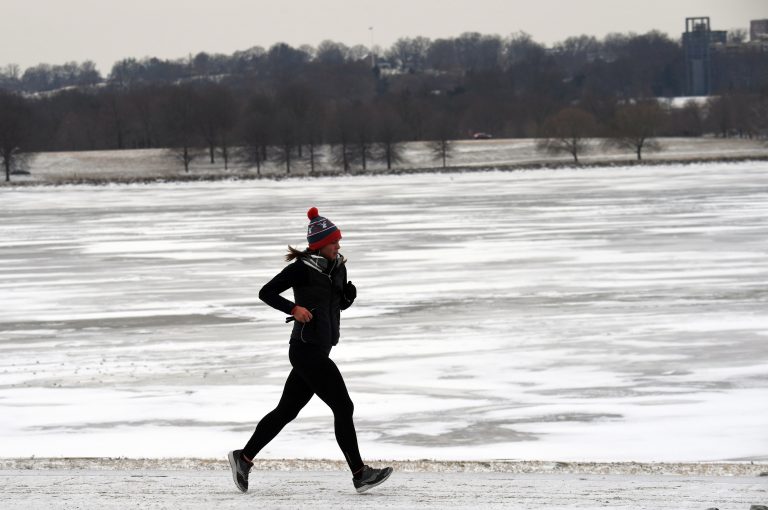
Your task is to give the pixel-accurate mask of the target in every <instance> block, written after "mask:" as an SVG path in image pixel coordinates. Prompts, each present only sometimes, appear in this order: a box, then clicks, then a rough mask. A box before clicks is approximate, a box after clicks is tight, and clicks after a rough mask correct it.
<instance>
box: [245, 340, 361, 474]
mask: <svg viewBox="0 0 768 510" xmlns="http://www.w3.org/2000/svg"><path fill="white" fill-rule="evenodd" d="M288 358H289V359H290V361H291V365H292V366H293V369H292V370H291V373H290V374H289V375H288V380H287V381H285V388H283V395H282V396H281V397H280V402H279V403H278V404H277V407H276V408H275V409H273V410H272V411H270V412H269V413H268V414H267V415H266V416H264V418H262V419H261V421H260V422H259V424H258V425H257V426H256V430H255V431H254V433H253V435H252V436H251V439H250V440H249V441H248V443H247V444H246V445H245V448H244V449H243V454H244V455H245V456H246V457H248V458H249V459H253V458H254V457H255V456H256V455H257V454H258V453H259V452H260V451H261V449H262V448H264V447H265V446H266V445H267V444H268V443H269V442H270V441H272V439H274V438H275V436H277V434H278V433H279V432H280V431H281V430H283V427H285V426H286V425H287V424H288V423H290V422H291V421H292V420H293V419H294V418H296V416H298V414H299V411H301V409H302V408H303V407H304V406H305V405H307V402H309V400H310V399H311V398H312V395H315V394H317V396H318V397H320V399H322V401H323V402H325V403H326V404H328V407H330V408H331V411H333V420H334V421H333V423H334V429H335V432H336V442H337V443H339V447H340V448H341V451H342V452H343V453H344V458H345V459H346V460H347V464H349V469H350V470H351V471H352V472H353V473H354V472H356V471H358V470H359V469H360V468H362V467H363V461H362V459H361V458H360V451H359V449H358V446H357V433H356V432H355V424H354V422H353V420H352V413H353V411H354V405H353V404H352V399H351V398H349V392H348V391H347V386H346V384H344V378H343V377H342V376H341V372H339V369H338V367H336V364H335V363H334V362H333V361H332V360H331V359H330V358H329V357H328V353H327V352H326V351H325V349H323V348H322V347H317V346H314V345H310V344H293V345H291V347H290V350H289V351H288Z"/></svg>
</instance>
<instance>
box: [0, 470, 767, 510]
mask: <svg viewBox="0 0 768 510" xmlns="http://www.w3.org/2000/svg"><path fill="white" fill-rule="evenodd" d="M0 484H2V487H3V490H2V491H0V505H2V507H3V508H6V509H24V510H38V509H41V510H49V509H51V508H76V509H79V510H82V509H98V510H104V509H112V508H114V509H120V510H122V509H124V508H142V509H144V510H154V509H167V508H184V509H204V510H208V509H210V508H217V509H230V508H231V509H241V508H243V507H251V506H253V507H257V508H270V509H273V508H274V509H283V508H284V509H290V510H293V509H296V508H309V509H324V508H333V509H354V510H360V509H368V508H377V509H378V508H386V509H404V510H411V509H413V508H419V509H438V510H443V509H445V508H451V509H467V510H474V509H476V508H482V509H502V508H503V509H508V508H514V509H525V510H528V509H553V508H578V509H582V510H584V509H594V508H611V509H614V510H619V509H620V510H661V509H669V510H687V509H691V510H704V509H707V508H718V509H720V510H750V509H751V508H757V507H753V506H752V505H755V504H761V503H765V502H766V501H765V499H766V498H765V484H764V483H761V480H760V479H758V478H744V477H726V478H719V477H718V478H713V477H701V476H698V477H687V476H686V477H680V476H632V477H628V476H617V475H609V476H605V475H602V476H595V475H586V476H585V475H578V476H575V475H570V476H569V475H549V474H527V475H510V474H506V473H403V472H398V471H396V472H395V473H394V474H393V475H392V477H391V478H390V479H389V480H387V482H386V483H384V484H383V485H380V486H379V487H375V488H374V489H372V490H370V491H368V492H366V493H364V494H357V493H355V491H354V490H353V489H352V483H351V480H350V477H349V475H348V474H347V473H345V472H335V473H333V472H322V471H321V472H318V471H314V472H306V471H305V472H299V473H297V472H280V471H268V472H256V471H254V472H252V473H251V477H250V489H249V491H248V493H247V494H241V493H240V492H239V491H237V489H235V486H234V484H233V483H232V479H231V476H230V475H229V473H228V472H225V471H146V470H141V471H79V470H78V471H0ZM760 508H765V507H760Z"/></svg>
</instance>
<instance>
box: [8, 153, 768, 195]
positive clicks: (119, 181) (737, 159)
mask: <svg viewBox="0 0 768 510" xmlns="http://www.w3.org/2000/svg"><path fill="white" fill-rule="evenodd" d="M748 161H768V155H764V156H763V155H734V156H701V157H684V158H658V159H654V158H649V159H644V160H641V161H638V160H636V159H627V160H616V159H607V160H594V161H590V160H587V161H584V162H580V163H574V162H572V161H545V160H542V161H539V162H521V163H492V162H489V163H474V164H464V165H456V166H450V167H447V168H443V167H412V168H399V169H392V170H381V169H376V170H365V171H364V170H353V171H349V172H343V171H316V172H313V173H306V172H303V173H293V174H282V173H269V174H255V173H253V172H252V171H248V170H240V171H229V172H228V173H217V172H210V173H202V174H200V173H198V174H177V175H156V176H147V175H144V176H136V177H129V176H109V177H100V176H92V177H61V178H56V179H49V180H21V181H14V180H11V181H10V182H5V181H0V189H2V188H9V189H15V188H37V187H59V186H108V185H113V184H114V185H129V184H164V183H189V182H218V181H259V180H268V181H282V180H289V179H313V178H320V177H359V176H390V175H415V174H428V173H434V174H457V173H467V172H474V171H498V172H519V171H536V170H588V169H595V168H620V167H622V168H623V167H630V168H632V167H643V166H673V165H698V164H707V163H742V162H748Z"/></svg>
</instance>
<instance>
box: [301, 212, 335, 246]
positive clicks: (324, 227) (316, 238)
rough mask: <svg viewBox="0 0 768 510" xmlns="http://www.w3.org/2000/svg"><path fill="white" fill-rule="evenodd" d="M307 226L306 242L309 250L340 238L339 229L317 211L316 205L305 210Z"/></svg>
mask: <svg viewBox="0 0 768 510" xmlns="http://www.w3.org/2000/svg"><path fill="white" fill-rule="evenodd" d="M307 217H308V218H309V227H308V228H307V243H308V244H309V249H310V250H319V249H320V248H322V247H323V246H325V245H327V244H331V243H334V242H336V241H338V240H339V239H341V230H339V229H338V228H336V225H334V224H333V222H332V221H331V220H329V219H328V218H323V217H322V216H320V213H318V212H317V207H313V208H311V209H310V210H309V211H307Z"/></svg>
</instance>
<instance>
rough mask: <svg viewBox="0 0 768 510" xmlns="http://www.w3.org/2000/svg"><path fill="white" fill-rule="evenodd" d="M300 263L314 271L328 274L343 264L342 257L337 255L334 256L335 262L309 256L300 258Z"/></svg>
mask: <svg viewBox="0 0 768 510" xmlns="http://www.w3.org/2000/svg"><path fill="white" fill-rule="evenodd" d="M301 261H302V262H303V263H304V264H306V265H307V266H309V267H311V268H312V269H314V270H315V271H318V272H320V273H325V274H330V273H331V272H332V271H333V270H334V269H336V266H340V265H341V264H343V263H344V257H342V256H341V254H340V253H339V254H338V255H336V260H334V261H333V262H329V261H328V260H327V259H326V258H325V257H323V256H321V255H311V254H310V255H305V256H303V257H301Z"/></svg>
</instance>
